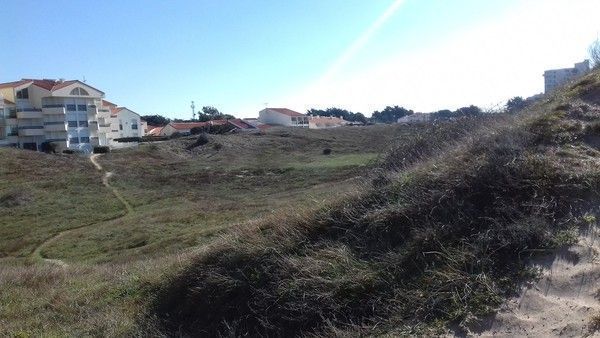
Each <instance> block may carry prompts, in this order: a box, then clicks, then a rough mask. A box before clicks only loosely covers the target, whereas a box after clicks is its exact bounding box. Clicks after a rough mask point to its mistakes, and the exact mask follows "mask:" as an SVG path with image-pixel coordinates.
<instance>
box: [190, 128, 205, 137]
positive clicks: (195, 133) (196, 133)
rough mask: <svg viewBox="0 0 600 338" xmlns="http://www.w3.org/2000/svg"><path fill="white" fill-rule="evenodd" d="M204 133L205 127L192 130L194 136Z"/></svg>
mask: <svg viewBox="0 0 600 338" xmlns="http://www.w3.org/2000/svg"><path fill="white" fill-rule="evenodd" d="M203 132H204V127H194V128H192V129H190V133H191V134H192V135H198V134H201V133H203Z"/></svg>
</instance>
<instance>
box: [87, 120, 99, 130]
mask: <svg viewBox="0 0 600 338" xmlns="http://www.w3.org/2000/svg"><path fill="white" fill-rule="evenodd" d="M88 128H89V129H90V131H98V121H89V122H88Z"/></svg>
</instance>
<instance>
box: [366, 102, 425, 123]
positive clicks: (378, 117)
mask: <svg viewBox="0 0 600 338" xmlns="http://www.w3.org/2000/svg"><path fill="white" fill-rule="evenodd" d="M414 113H415V112H414V111H412V110H409V109H406V108H404V107H399V106H393V107H392V106H387V107H385V109H383V110H382V111H376V112H374V113H373V115H372V116H371V120H372V121H373V122H379V123H396V122H398V119H399V118H401V117H404V116H408V115H412V114H414Z"/></svg>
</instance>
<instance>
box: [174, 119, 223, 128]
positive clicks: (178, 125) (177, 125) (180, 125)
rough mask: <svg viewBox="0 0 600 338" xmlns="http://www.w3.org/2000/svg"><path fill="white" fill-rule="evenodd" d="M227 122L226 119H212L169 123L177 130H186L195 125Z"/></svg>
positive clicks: (214, 124) (217, 124)
mask: <svg viewBox="0 0 600 338" xmlns="http://www.w3.org/2000/svg"><path fill="white" fill-rule="evenodd" d="M227 123H228V122H227V120H212V121H207V122H171V123H169V124H170V125H171V127H173V128H175V129H177V130H188V129H192V128H195V127H205V126H221V125H224V124H227Z"/></svg>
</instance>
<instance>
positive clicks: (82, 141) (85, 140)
mask: <svg viewBox="0 0 600 338" xmlns="http://www.w3.org/2000/svg"><path fill="white" fill-rule="evenodd" d="M80 142H81V143H90V138H89V137H87V136H82V137H80Z"/></svg>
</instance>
